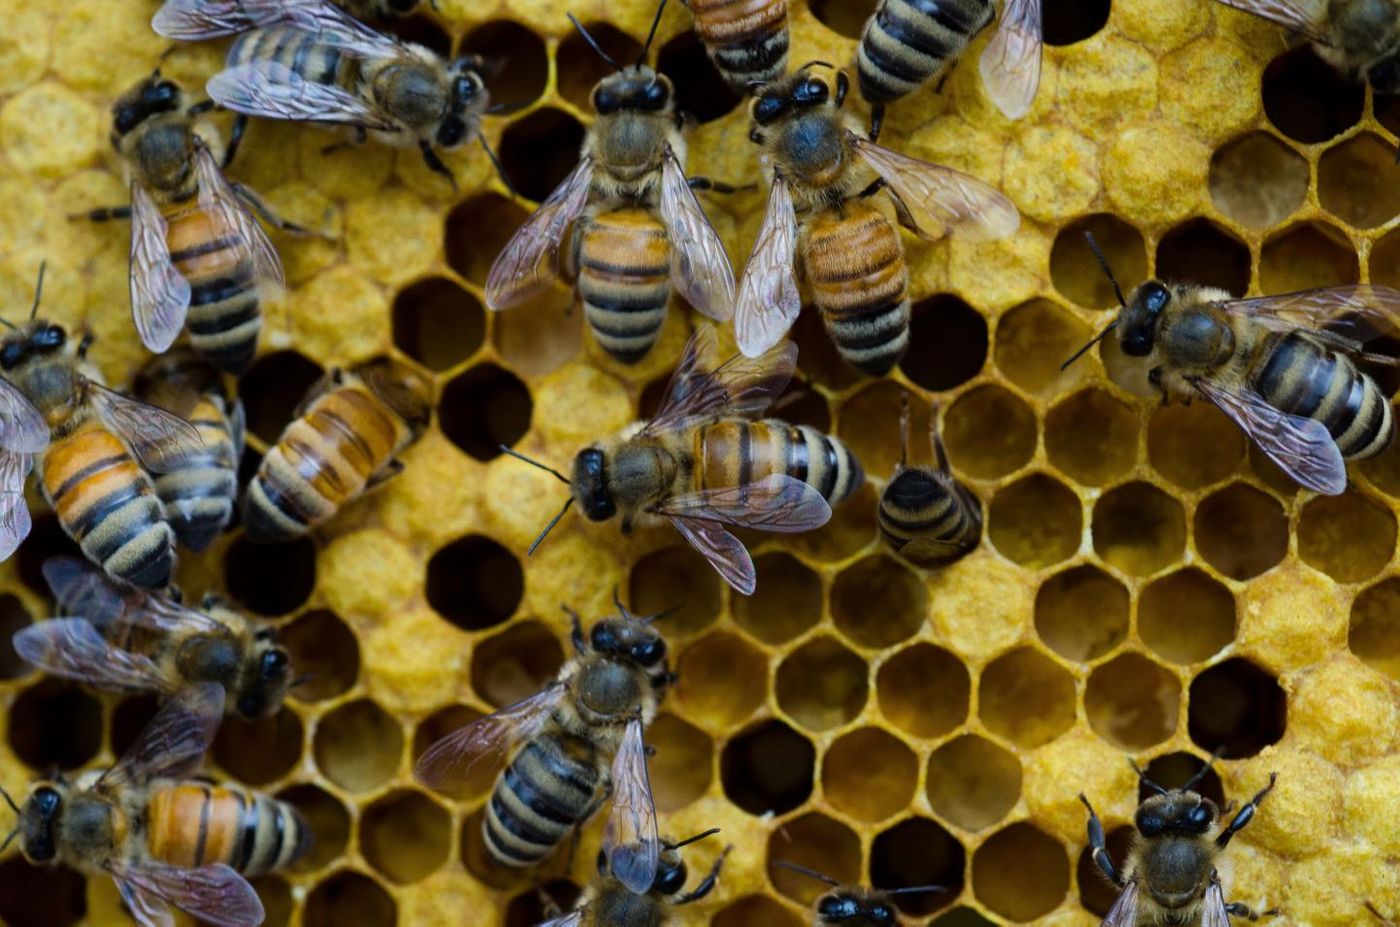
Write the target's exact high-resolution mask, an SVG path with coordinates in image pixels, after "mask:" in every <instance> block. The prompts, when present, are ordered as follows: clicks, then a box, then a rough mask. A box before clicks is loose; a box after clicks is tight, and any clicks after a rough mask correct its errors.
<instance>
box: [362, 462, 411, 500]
mask: <svg viewBox="0 0 1400 927" xmlns="http://www.w3.org/2000/svg"><path fill="white" fill-rule="evenodd" d="M402 472H403V461H402V460H391V461H389V462H388V463H386V464H385V465H384V466H383V467H381V468H379V469H378V470H376V471H375V472H373V473H371V474H370V475H369V479H368V480H366V481H365V491H366V492H368V491H369V490H371V489H374V488H375V487H377V486H383V485H384V484H385V483H387V482H389V481H390V480H392V479H393V478H394V477H396V476H398V475H399V474H400V473H402Z"/></svg>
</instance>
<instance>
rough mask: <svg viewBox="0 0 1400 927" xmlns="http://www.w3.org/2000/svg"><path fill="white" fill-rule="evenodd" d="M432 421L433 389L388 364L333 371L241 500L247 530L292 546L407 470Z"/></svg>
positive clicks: (266, 540)
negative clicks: (409, 451) (408, 454)
mask: <svg viewBox="0 0 1400 927" xmlns="http://www.w3.org/2000/svg"><path fill="white" fill-rule="evenodd" d="M431 417H432V383H431V382H430V381H429V380H428V379H427V378H426V377H424V376H422V375H421V374H419V373H417V372H416V371H414V370H412V369H410V368H408V367H405V366H403V365H401V364H398V363H396V362H393V361H389V360H379V361H371V362H369V363H366V364H362V365H360V366H359V367H356V368H354V369H353V370H350V371H342V370H332V371H331V372H330V373H328V374H327V375H326V376H325V377H323V378H322V379H321V381H320V382H319V383H317V384H315V385H314V386H312V388H311V390H310V392H309V393H308V394H307V396H306V399H304V400H303V401H302V405H301V408H300V409H299V410H298V413H297V417H296V418H295V419H293V420H292V422H291V424H289V425H288V426H287V427H286V429H285V430H284V431H283V432H282V436H281V437H280V438H279V439H278V440H277V443H276V444H275V445H274V446H273V447H272V448H270V449H269V450H268V452H267V455H266V456H265V457H263V459H262V463H261V464H260V465H259V466H258V472H257V474H256V475H255V476H254V477H253V479H252V481H251V482H250V483H249V484H248V490H247V493H246V494H245V495H244V497H243V530H244V531H245V532H246V533H247V535H248V537H249V538H250V539H251V540H253V541H257V542H260V543H271V542H275V541H289V540H292V539H293V538H297V537H300V536H302V535H303V534H306V533H307V532H308V531H310V530H312V529H313V528H315V527H317V526H318V525H321V524H323V523H324V522H325V521H326V520H328V519H329V518H330V517H331V516H333V515H335V514H336V512H338V511H340V509H341V508H342V507H344V506H345V505H346V504H347V503H350V502H352V501H354V500H355V499H358V498H359V497H360V496H361V495H362V494H363V493H364V492H365V491H366V490H369V489H373V488H375V487H377V486H379V485H381V484H382V483H383V482H384V481H385V480H387V479H389V478H390V477H393V476H395V475H397V474H398V473H399V471H401V470H402V469H403V463H402V462H401V461H399V460H398V456H399V454H400V453H402V452H403V451H404V449H405V448H407V447H408V446H409V445H410V444H412V443H413V442H414V441H417V440H418V438H419V436H420V435H422V433H423V431H424V429H426V428H427V427H428V422H429V420H430V419H431Z"/></svg>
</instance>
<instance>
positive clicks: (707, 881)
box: [673, 844, 734, 907]
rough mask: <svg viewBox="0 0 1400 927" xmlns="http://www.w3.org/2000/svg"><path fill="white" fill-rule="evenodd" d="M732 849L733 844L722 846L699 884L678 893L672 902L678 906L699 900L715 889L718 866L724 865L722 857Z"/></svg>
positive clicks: (717, 878)
mask: <svg viewBox="0 0 1400 927" xmlns="http://www.w3.org/2000/svg"><path fill="white" fill-rule="evenodd" d="M732 849H734V845H733V844H730V845H729V846H727V847H725V848H724V852H722V853H720V854H719V859H717V860H715V864H714V865H713V866H711V867H710V871H709V872H707V873H706V874H705V878H703V879H701V880H700V884H699V885H697V886H695V890H694V891H689V892H686V893H685V894H684V895H680V896H679V897H677V898H676V900H675V902H673V903H674V904H675V906H676V907H680V906H681V905H683V904H690V903H691V902H692V901H699V900H700V899H701V898H704V897H705V896H706V895H708V894H709V893H710V892H712V891H714V890H715V883H716V882H718V881H719V870H720V867H722V866H723V865H724V858H725V857H726V856H728V855H729V851H730V850H732Z"/></svg>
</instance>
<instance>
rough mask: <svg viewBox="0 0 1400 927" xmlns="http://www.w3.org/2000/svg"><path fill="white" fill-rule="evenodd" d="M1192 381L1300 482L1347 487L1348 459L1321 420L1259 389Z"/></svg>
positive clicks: (1318, 487) (1337, 490)
mask: <svg viewBox="0 0 1400 927" xmlns="http://www.w3.org/2000/svg"><path fill="white" fill-rule="evenodd" d="M1192 384H1193V385H1194V386H1195V387H1196V389H1197V390H1199V391H1200V393H1201V395H1203V396H1205V397H1206V398H1207V399H1209V400H1210V401H1211V402H1213V403H1215V405H1216V406H1218V407H1219V409H1220V411H1222V412H1224V413H1225V414H1226V415H1228V416H1229V417H1230V418H1231V419H1232V420H1233V421H1234V422H1235V424H1237V425H1239V426H1240V428H1242V429H1243V430H1244V433H1245V435H1246V436H1248V437H1249V438H1250V440H1252V441H1253V442H1254V443H1255V444H1257V445H1259V449H1260V450H1261V451H1263V452H1264V453H1265V454H1267V455H1268V456H1269V459H1270V460H1272V461H1273V462H1274V463H1276V464H1278V465H1279V466H1280V467H1281V468H1283V471H1284V472H1285V473H1287V474H1288V475H1289V476H1290V477H1292V478H1293V479H1294V480H1295V481H1297V483H1298V485H1300V486H1302V487H1303V488H1304V489H1311V490H1312V491H1313V492H1319V493H1323V494H1325V495H1328V496H1336V495H1340V494H1341V493H1342V492H1344V491H1345V490H1346V488H1347V468H1346V462H1345V461H1344V460H1343V459H1342V452H1341V451H1340V450H1339V449H1338V448H1337V442H1336V441H1334V440H1332V435H1331V434H1330V433H1329V432H1328V431H1327V427H1326V426H1325V425H1323V424H1322V423H1321V422H1319V421H1317V420H1316V419H1311V418H1304V417H1302V416H1298V415H1289V414H1288V413H1286V412H1282V411H1280V410H1278V409H1276V408H1274V407H1273V406H1271V405H1269V403H1268V402H1266V401H1265V400H1264V398H1263V397H1262V396H1260V395H1259V394H1258V393H1255V392H1254V391H1253V390H1249V389H1242V390H1235V389H1230V388H1228V387H1225V386H1223V385H1221V384H1219V383H1216V382H1214V381H1212V380H1210V379H1208V378H1204V377H1202V378H1200V379H1196V380H1193V381H1192Z"/></svg>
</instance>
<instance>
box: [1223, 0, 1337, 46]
mask: <svg viewBox="0 0 1400 927" xmlns="http://www.w3.org/2000/svg"><path fill="white" fill-rule="evenodd" d="M1219 2H1221V3H1223V4H1225V5H1226V6H1228V7H1234V8H1235V9H1237V10H1243V11H1244V12H1246V13H1253V14H1254V15H1255V16H1262V17H1263V18H1264V19H1267V20H1268V21H1269V22H1271V23H1277V24H1278V25H1280V26H1283V27H1284V28H1285V29H1292V30H1293V31H1294V32H1296V33H1298V34H1299V35H1301V36H1304V37H1306V38H1308V39H1310V40H1311V41H1314V42H1321V43H1322V44H1324V45H1326V44H1328V41H1327V31H1326V29H1325V28H1324V27H1323V25H1322V24H1321V23H1319V22H1318V18H1317V15H1316V12H1315V11H1314V9H1313V8H1312V7H1311V6H1309V4H1308V2H1307V0H1219Z"/></svg>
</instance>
